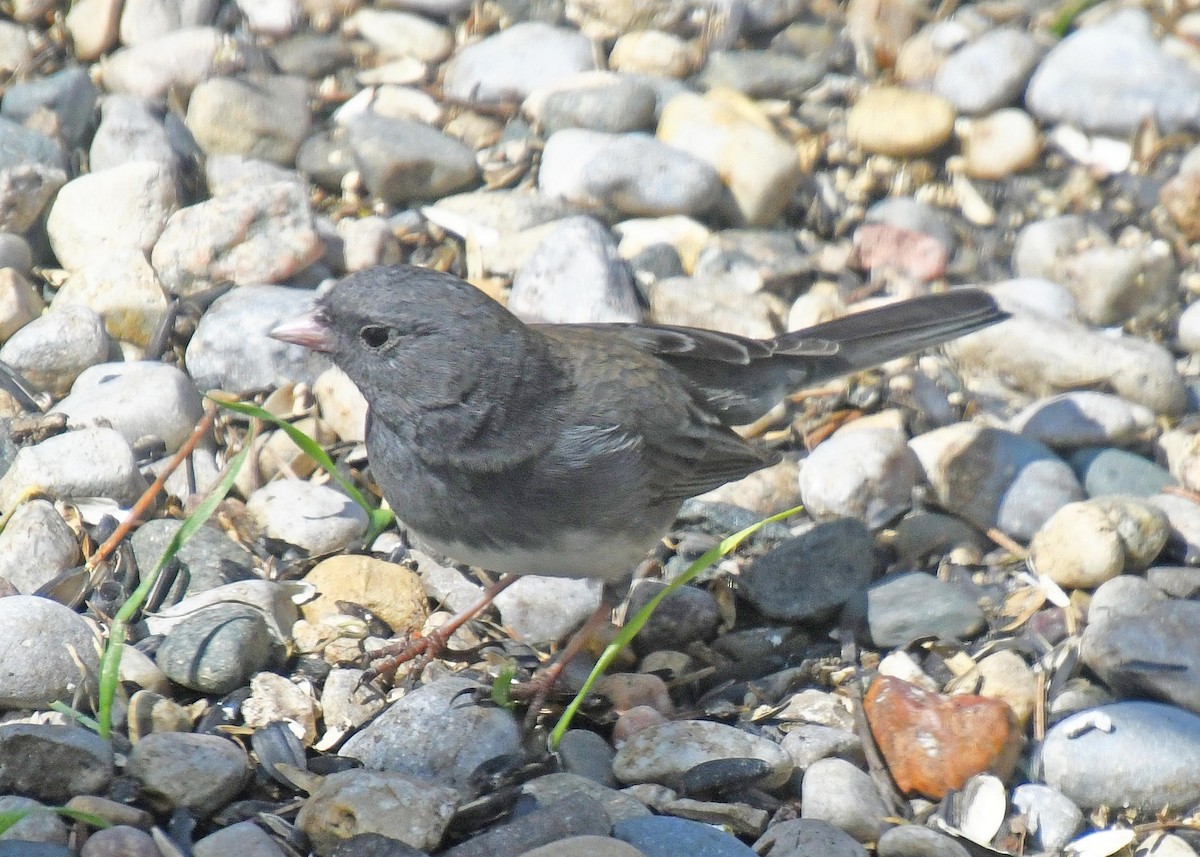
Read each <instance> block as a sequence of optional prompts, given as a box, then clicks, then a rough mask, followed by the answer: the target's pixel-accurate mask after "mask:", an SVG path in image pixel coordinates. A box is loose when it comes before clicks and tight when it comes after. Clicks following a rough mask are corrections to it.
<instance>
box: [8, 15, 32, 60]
mask: <svg viewBox="0 0 1200 857" xmlns="http://www.w3.org/2000/svg"><path fill="white" fill-rule="evenodd" d="M32 58H33V46H32V45H31V44H30V43H29V37H28V36H27V35H26V33H25V28H24V27H22V26H20V25H18V24H17V23H15V22H13V21H0V71H5V72H9V73H11V72H14V71H16V70H17V69H19V68H24V67H25V66H26V65H28V64H29V61H30V60H31V59H32Z"/></svg>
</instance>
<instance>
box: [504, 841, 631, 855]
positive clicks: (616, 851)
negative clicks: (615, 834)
mask: <svg viewBox="0 0 1200 857" xmlns="http://www.w3.org/2000/svg"><path fill="white" fill-rule="evenodd" d="M521 857H645V853H644V852H642V851H639V850H638V849H636V848H634V847H633V846H632V845H626V844H625V843H624V842H621V841H620V840H619V839H610V838H609V837H607V836H570V837H568V838H566V839H559V840H558V841H556V842H550V843H547V844H546V845H542V846H541V847H539V848H534V849H533V850H531V851H526V852H524V853H523V854H521Z"/></svg>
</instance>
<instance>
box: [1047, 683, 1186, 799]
mask: <svg viewBox="0 0 1200 857" xmlns="http://www.w3.org/2000/svg"><path fill="white" fill-rule="evenodd" d="M1108 724H1111V725H1108ZM1131 759H1136V760H1137V764H1136V765H1131V764H1129V760H1131ZM1039 765H1040V773H1041V779H1043V780H1044V781H1045V784H1046V785H1048V786H1050V787H1051V788H1054V789H1057V790H1058V791H1059V792H1061V793H1062V794H1063V795H1064V796H1065V797H1066V798H1067V799H1069V800H1071V801H1072V802H1073V803H1075V804H1076V805H1077V806H1079V807H1080V808H1081V809H1083V810H1090V809H1094V808H1096V807H1099V806H1108V807H1113V808H1117V807H1129V808H1131V809H1134V810H1137V811H1138V812H1151V813H1153V812H1161V811H1162V810H1163V808H1164V807H1187V806H1192V805H1193V804H1194V803H1195V802H1196V801H1197V800H1198V799H1200V777H1198V776H1197V772H1198V771H1200V717H1198V716H1197V715H1195V714H1192V713H1191V712H1188V711H1183V710H1182V709H1179V708H1174V707H1172V706H1170V705H1163V704H1161V703H1157V702H1141V701H1128V702H1116V703H1113V704H1111V705H1102V706H1100V707H1099V708H1095V709H1091V710H1089V711H1084V712H1081V713H1079V714H1076V715H1075V716H1073V717H1070V718H1067V719H1066V720H1063V721H1061V722H1059V723H1058V724H1056V725H1055V726H1054V727H1052V728H1051V729H1050V731H1049V732H1047V733H1046V738H1045V740H1044V741H1043V742H1042V745H1041V748H1040V753H1039Z"/></svg>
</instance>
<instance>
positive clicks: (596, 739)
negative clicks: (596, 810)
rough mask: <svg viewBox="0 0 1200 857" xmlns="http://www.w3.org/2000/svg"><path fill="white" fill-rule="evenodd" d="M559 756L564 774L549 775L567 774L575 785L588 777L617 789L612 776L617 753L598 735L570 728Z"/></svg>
mask: <svg viewBox="0 0 1200 857" xmlns="http://www.w3.org/2000/svg"><path fill="white" fill-rule="evenodd" d="M558 755H559V758H560V759H561V760H562V769H563V774H549V775H548V776H550V777H556V776H559V777H561V776H564V775H566V776H568V777H571V778H572V781H573V782H576V781H577V780H578V778H584V779H587V780H590V781H592V782H594V783H597V784H599V785H602V786H605V787H606V788H615V787H616V785H617V779H616V777H614V776H613V774H612V760H613V757H614V756H615V755H616V751H615V750H613V748H612V747H610V746H609V744H608V742H607V741H605V740H604V739H603V738H601V737H600V736H599V735H598V734H596V733H595V732H591V731H589V730H587V729H568V730H567V731H566V732H565V733H563V736H562V740H560V741H559V742H558ZM534 782H537V781H536V780H535V781H534ZM610 817H611V814H610Z"/></svg>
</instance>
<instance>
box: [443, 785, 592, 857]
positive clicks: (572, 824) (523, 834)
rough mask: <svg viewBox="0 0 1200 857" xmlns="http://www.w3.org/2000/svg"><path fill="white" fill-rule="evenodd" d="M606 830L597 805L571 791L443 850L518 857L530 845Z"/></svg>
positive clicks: (459, 856) (457, 855)
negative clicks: (571, 793)
mask: <svg viewBox="0 0 1200 857" xmlns="http://www.w3.org/2000/svg"><path fill="white" fill-rule="evenodd" d="M609 829H610V825H609V823H608V820H607V818H605V817H604V811H603V808H602V807H601V806H600V804H599V803H597V802H596V801H595V800H593V799H592V798H590V797H588V796H587V795H584V794H574V795H571V796H569V797H565V798H563V799H561V800H559V801H556V802H554V803H552V804H549V805H546V806H538V807H536V808H535V809H533V810H531V811H529V812H527V813H525V814H523V815H519V816H516V817H514V818H513V819H512V820H510V821H509V822H507V823H506V824H502V825H499V826H498V827H493V828H492V829H491V830H488V831H486V832H484V833H480V834H478V835H476V836H474V837H472V838H471V839H468V840H467V841H466V842H463V843H462V844H460V845H456V846H455V847H453V848H451V849H449V850H448V851H445V852H443V853H444V854H445V855H446V857H518V855H520V854H523V853H525V851H526V850H527V849H528V848H529V846H531V845H532V846H534V847H537V846H542V845H548V844H551V843H554V842H558V841H559V840H561V839H565V838H568V837H575V836H604V835H606V834H607V833H608V832H609Z"/></svg>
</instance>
